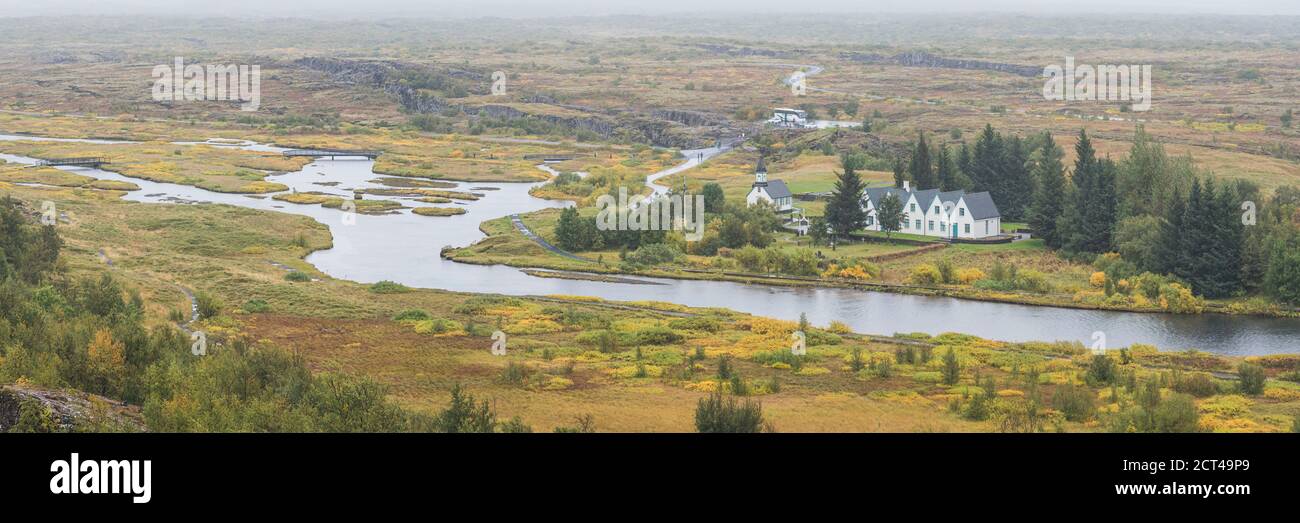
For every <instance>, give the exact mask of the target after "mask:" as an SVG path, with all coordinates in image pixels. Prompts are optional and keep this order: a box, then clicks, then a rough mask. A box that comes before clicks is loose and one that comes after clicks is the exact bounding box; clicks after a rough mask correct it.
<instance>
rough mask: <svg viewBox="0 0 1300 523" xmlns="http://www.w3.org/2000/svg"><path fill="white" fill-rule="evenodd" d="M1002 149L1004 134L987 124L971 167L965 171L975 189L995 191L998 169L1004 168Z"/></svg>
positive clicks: (972, 157)
mask: <svg viewBox="0 0 1300 523" xmlns="http://www.w3.org/2000/svg"><path fill="white" fill-rule="evenodd" d="M1002 149H1003V144H1002V136H1001V135H999V134H998V133H997V132H995V131H994V130H993V125H991V124H985V125H984V131H983V132H981V133H980V136H979V139H977V140H976V141H975V150H974V152H973V153H972V156H971V159H970V169H969V170H965V171H964V172H965V173H966V176H969V177H970V179H971V185H972V189H973V190H975V191H989V192H990V193H992V192H993V191H994V186H995V185H996V180H997V178H998V171H999V170H1000V169H1001V168H1002V161H1003V158H1002ZM994 201H997V200H996V199H995V200H994Z"/></svg>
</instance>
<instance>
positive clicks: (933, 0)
mask: <svg viewBox="0 0 1300 523" xmlns="http://www.w3.org/2000/svg"><path fill="white" fill-rule="evenodd" d="M795 13H797V14H800V15H810V14H853V15H865V14H954V13H961V14H985V13H986V14H1028V15H1053V16H1061V15H1092V14H1158V15H1170V16H1172V15H1255V16H1261V15H1264V16H1267V15H1300V4H1297V3H1295V2H1288V1H1284V0H1252V1H1242V2H1232V3H1224V2H1218V1H1210V0H1184V1H1178V0H1145V1H1141V2H1125V1H1120V0H1100V1H1096V2H1090V3H1088V4H1085V5H1077V4H1074V3H1069V2H1034V1H1031V0H993V1H984V2H979V3H976V4H972V3H970V2H961V1H958V0H914V1H895V0H886V1H877V2H855V1H850V0H807V1H804V2H799V3H798V4H797V5H792V4H791V3H790V2H788V1H785V0H745V1H742V0H715V1H710V2H706V3H701V2H692V1H686V0H661V1H659V2H655V3H653V4H647V3H645V2H639V1H635V0H604V1H592V0H545V1H541V2H523V1H509V0H505V1H503V0H493V1H487V2H475V3H472V4H470V5H466V3H464V2H449V1H442V0H437V1H433V2H419V1H415V0H373V1H371V2H367V3H365V5H364V6H359V5H358V4H356V3H355V2H350V1H347V0H320V1H312V2H308V1H305V0H290V1H286V2H275V3H274V4H269V3H267V2H259V1H254V0H227V1H223V2H220V3H211V2H199V1H196V0H181V1H174V2H154V1H148V0H103V1H94V2H92V1H88V0H50V1H45V2H41V3H40V4H39V5H33V3H31V2H23V1H16V0H0V17H4V18H12V17H28V16H67V15H74V16H88V15H133V16H140V15H146V16H148V15H156V16H195V17H209V16H221V17H236V18H239V17H253V18H265V17H299V18H356V19H380V18H394V17H415V18H442V19H448V18H451V19H464V18H485V17H497V18H545V17H573V16H583V17H600V16H619V15H647V16H692V15H697V16H698V15H703V16H709V17H713V16H717V15H785V14H795Z"/></svg>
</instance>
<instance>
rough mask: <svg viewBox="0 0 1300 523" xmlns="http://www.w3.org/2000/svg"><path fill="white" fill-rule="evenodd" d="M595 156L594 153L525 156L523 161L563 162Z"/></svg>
mask: <svg viewBox="0 0 1300 523" xmlns="http://www.w3.org/2000/svg"><path fill="white" fill-rule="evenodd" d="M594 156H596V154H595V153H585V154H584V153H567V154H565V153H560V154H525V155H524V159H525V160H534V161H536V160H541V161H543V162H563V161H566V160H572V159H574V158H590V157H594Z"/></svg>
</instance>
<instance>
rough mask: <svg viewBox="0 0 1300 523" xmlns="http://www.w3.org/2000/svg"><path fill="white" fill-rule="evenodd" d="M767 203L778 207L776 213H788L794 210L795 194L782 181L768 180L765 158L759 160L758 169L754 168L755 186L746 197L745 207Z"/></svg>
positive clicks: (752, 186) (751, 187)
mask: <svg viewBox="0 0 1300 523" xmlns="http://www.w3.org/2000/svg"><path fill="white" fill-rule="evenodd" d="M760 201H765V202H768V203H770V204H772V206H774V207H776V212H780V213H787V212H791V211H793V210H794V193H791V192H790V188H789V187H786V185H785V182H783V181H781V180H768V179H767V164H766V162H764V161H763V157H762V156H760V157H759V158H758V167H756V168H754V185H751V186H750V188H749V194H748V195H746V196H745V205H749V206H751V207H752V206H754V205H757V204H758V202H760Z"/></svg>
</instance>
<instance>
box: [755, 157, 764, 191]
mask: <svg viewBox="0 0 1300 523" xmlns="http://www.w3.org/2000/svg"><path fill="white" fill-rule="evenodd" d="M766 186H767V162H766V161H765V160H764V159H763V155H761V154H760V155H758V167H755V168H754V187H766Z"/></svg>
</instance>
